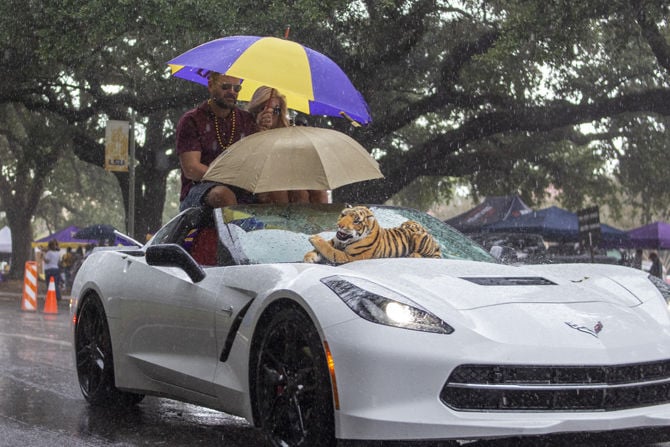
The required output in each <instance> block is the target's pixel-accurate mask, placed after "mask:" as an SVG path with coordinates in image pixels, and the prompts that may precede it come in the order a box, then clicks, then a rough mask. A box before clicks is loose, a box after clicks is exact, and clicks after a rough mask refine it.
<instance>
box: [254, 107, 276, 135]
mask: <svg viewBox="0 0 670 447" xmlns="http://www.w3.org/2000/svg"><path fill="white" fill-rule="evenodd" d="M272 116H273V114H272V109H270V108H265V109H264V110H263V111H261V112H260V113H259V114H258V115H257V116H256V125H257V126H258V130H268V129H272Z"/></svg>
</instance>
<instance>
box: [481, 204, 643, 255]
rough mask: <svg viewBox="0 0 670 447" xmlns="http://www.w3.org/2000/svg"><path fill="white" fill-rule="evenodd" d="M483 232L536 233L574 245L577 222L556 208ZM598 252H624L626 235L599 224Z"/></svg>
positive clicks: (517, 218) (577, 234)
mask: <svg viewBox="0 0 670 447" xmlns="http://www.w3.org/2000/svg"><path fill="white" fill-rule="evenodd" d="M482 231H484V232H489V233H492V232H507V233H536V234H540V235H542V237H543V238H544V239H546V240H547V241H551V242H577V241H578V240H579V219H578V218H577V214H575V213H571V212H570V211H568V210H564V209H562V208H559V207H557V206H550V207H549V208H543V209H541V210H537V211H531V212H530V213H527V214H524V215H522V216H519V217H515V218H512V219H507V220H504V221H500V222H495V223H493V224H490V225H486V226H484V228H483V229H482ZM600 233H601V241H600V244H599V247H600V248H628V247H631V246H632V245H631V244H630V241H629V239H628V234H627V233H626V232H625V231H623V230H619V229H617V228H614V227H612V226H610V225H607V224H600Z"/></svg>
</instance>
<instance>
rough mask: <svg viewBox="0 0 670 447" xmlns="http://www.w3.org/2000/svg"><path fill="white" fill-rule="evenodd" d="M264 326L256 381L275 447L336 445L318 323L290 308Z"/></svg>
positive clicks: (264, 421) (257, 396) (267, 431)
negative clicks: (315, 325) (316, 324)
mask: <svg viewBox="0 0 670 447" xmlns="http://www.w3.org/2000/svg"><path fill="white" fill-rule="evenodd" d="M263 326H264V329H263V330H262V331H263V332H262V333H261V334H259V339H258V343H257V349H256V350H255V351H254V352H255V353H256V357H255V360H256V361H255V368H254V370H253V374H254V377H252V380H253V383H252V389H253V393H254V394H253V395H252V396H253V397H255V400H256V408H257V410H258V411H257V415H258V417H259V420H260V426H261V428H262V429H263V431H264V432H265V434H266V436H267V437H268V438H269V440H270V442H271V443H272V445H274V446H281V447H288V446H291V447H297V446H304V447H329V446H335V437H334V421H333V398H332V390H331V384H330V375H329V374H328V366H327V363H326V356H325V353H324V349H323V346H322V345H321V338H320V337H319V334H318V332H317V331H316V328H315V327H314V324H313V323H312V321H311V320H310V318H309V317H308V316H307V315H306V314H305V313H304V312H303V311H302V310H300V309H299V308H296V307H287V308H283V309H281V310H279V311H278V312H277V313H276V314H275V315H273V316H272V317H271V318H270V319H269V321H268V322H267V324H264V325H263Z"/></svg>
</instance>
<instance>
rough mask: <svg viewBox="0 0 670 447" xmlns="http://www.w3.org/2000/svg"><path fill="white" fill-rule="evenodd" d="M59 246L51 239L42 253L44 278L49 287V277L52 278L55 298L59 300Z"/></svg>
mask: <svg viewBox="0 0 670 447" xmlns="http://www.w3.org/2000/svg"><path fill="white" fill-rule="evenodd" d="M59 261H60V247H59V246H58V241H57V240H56V239H51V240H50V241H49V244H48V245H47V252H46V253H45V254H44V279H45V280H46V282H47V287H49V282H50V281H51V278H53V279H54V284H55V285H56V300H57V301H60V298H61V296H60V267H59V266H58V262H59Z"/></svg>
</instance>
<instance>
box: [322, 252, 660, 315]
mask: <svg viewBox="0 0 670 447" xmlns="http://www.w3.org/2000/svg"><path fill="white" fill-rule="evenodd" d="M336 269H337V270H338V271H339V274H341V275H347V274H353V275H355V276H364V277H365V278H367V279H369V280H371V281H374V282H377V283H379V284H382V285H384V286H386V287H389V288H392V289H394V290H397V291H399V292H401V293H403V294H405V295H407V296H408V297H411V298H412V299H413V300H419V301H420V304H427V303H426V301H428V302H432V304H433V305H436V304H438V303H439V302H445V301H446V302H448V304H449V305H450V306H451V307H453V308H454V309H459V310H467V309H475V308H480V307H488V306H496V305H503V304H512V303H516V304H523V303H528V304H530V303H536V304H537V303H578V302H607V303H610V304H613V305H619V306H624V307H633V306H638V305H640V304H641V303H643V302H645V301H647V300H650V299H654V300H658V299H659V296H660V295H659V294H658V292H657V291H656V290H655V288H654V287H653V285H652V284H651V282H650V281H649V280H648V279H647V274H646V273H645V272H641V271H639V270H634V269H630V268H625V267H619V266H610V265H604V264H603V265H601V264H561V265H557V264H552V265H532V266H519V267H516V266H509V265H504V264H495V263H485V262H473V261H456V260H433V259H392V260H390V259H377V260H370V261H358V262H352V263H348V264H344V265H341V266H338V267H336ZM331 271H332V270H331Z"/></svg>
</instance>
